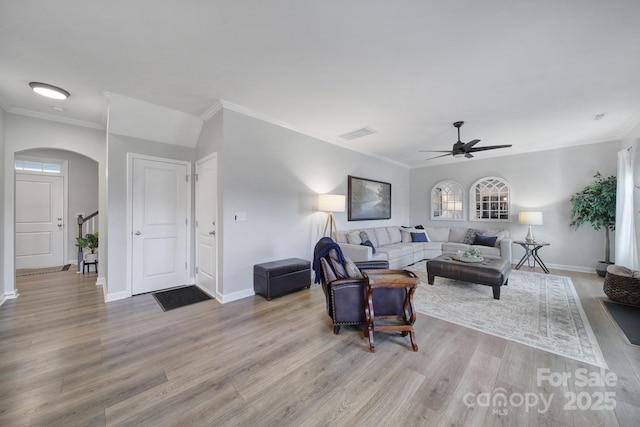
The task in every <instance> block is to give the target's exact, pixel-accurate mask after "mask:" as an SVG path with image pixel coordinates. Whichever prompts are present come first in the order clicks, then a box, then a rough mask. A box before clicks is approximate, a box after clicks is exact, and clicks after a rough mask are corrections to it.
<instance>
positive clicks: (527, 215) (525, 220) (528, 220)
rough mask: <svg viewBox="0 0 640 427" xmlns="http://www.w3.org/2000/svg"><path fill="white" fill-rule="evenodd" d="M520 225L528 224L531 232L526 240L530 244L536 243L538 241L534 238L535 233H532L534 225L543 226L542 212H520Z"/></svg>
mask: <svg viewBox="0 0 640 427" xmlns="http://www.w3.org/2000/svg"><path fill="white" fill-rule="evenodd" d="M518 223H520V224H527V225H528V226H529V232H528V233H527V237H525V238H524V239H525V240H526V241H527V242H528V243H534V242H535V241H536V239H535V238H534V237H533V231H531V226H532V225H542V212H520V213H519V214H518Z"/></svg>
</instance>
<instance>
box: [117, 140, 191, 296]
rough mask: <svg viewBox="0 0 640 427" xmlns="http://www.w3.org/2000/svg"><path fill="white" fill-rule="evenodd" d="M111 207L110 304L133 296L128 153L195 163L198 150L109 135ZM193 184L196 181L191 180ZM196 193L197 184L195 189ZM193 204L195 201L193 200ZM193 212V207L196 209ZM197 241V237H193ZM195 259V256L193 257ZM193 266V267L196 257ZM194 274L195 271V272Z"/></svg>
mask: <svg viewBox="0 0 640 427" xmlns="http://www.w3.org/2000/svg"><path fill="white" fill-rule="evenodd" d="M108 144H109V154H108V164H109V169H108V176H109V178H108V200H109V206H108V207H107V218H108V219H107V222H108V230H109V232H108V234H107V251H108V259H109V263H108V265H107V269H108V271H107V278H108V281H107V297H106V298H107V301H112V300H116V299H121V298H126V297H128V296H130V290H128V289H127V275H126V266H127V251H126V248H127V220H128V218H127V153H136V154H142V155H146V156H153V157H161V158H167V159H174V160H185V161H189V162H193V161H194V160H195V149H193V148H187V147H180V146H177V145H170V144H164V143H161V142H156V141H147V140H143V139H138V138H132V137H126V136H120V135H113V134H109V142H108ZM191 182H192V184H193V180H191ZM191 191H193V185H192V190H191ZM192 202H193V198H192ZM192 212H193V208H192ZM191 241H192V242H193V236H192V237H191ZM192 256H193V254H192ZM191 265H192V266H193V258H192V262H191ZM191 275H193V272H191Z"/></svg>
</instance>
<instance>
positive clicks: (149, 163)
mask: <svg viewBox="0 0 640 427" xmlns="http://www.w3.org/2000/svg"><path fill="white" fill-rule="evenodd" d="M132 173H133V177H132V185H133V188H132V204H131V206H132V230H133V236H132V239H133V241H132V255H133V256H132V263H131V266H132V280H133V282H132V286H131V290H132V294H134V295H136V294H142V293H145V292H152V291H157V290H160V289H167V288H171V287H174V286H179V285H184V284H186V282H187V276H188V275H187V253H188V249H187V229H188V221H187V218H188V212H189V209H188V195H187V194H188V185H189V183H188V181H187V176H188V171H187V166H186V165H185V164H182V163H172V162H171V161H157V160H148V159H140V158H134V159H133V167H132Z"/></svg>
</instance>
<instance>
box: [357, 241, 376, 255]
mask: <svg viewBox="0 0 640 427" xmlns="http://www.w3.org/2000/svg"><path fill="white" fill-rule="evenodd" d="M360 244H361V245H362V246H369V247H370V248H371V251H372V252H373V255H375V254H376V248H375V246H373V243H371V240H367V241H365V242H362V243H360Z"/></svg>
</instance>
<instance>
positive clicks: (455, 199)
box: [431, 181, 464, 221]
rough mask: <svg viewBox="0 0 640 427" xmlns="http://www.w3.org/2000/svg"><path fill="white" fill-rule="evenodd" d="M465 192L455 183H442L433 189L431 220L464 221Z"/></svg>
mask: <svg viewBox="0 0 640 427" xmlns="http://www.w3.org/2000/svg"><path fill="white" fill-rule="evenodd" d="M463 200H464V190H463V189H462V185H460V184H458V183H457V182H455V181H441V182H439V183H437V184H436V185H435V186H434V187H433V188H432V189H431V219H433V220H447V221H464V203H463Z"/></svg>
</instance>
